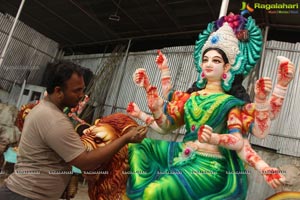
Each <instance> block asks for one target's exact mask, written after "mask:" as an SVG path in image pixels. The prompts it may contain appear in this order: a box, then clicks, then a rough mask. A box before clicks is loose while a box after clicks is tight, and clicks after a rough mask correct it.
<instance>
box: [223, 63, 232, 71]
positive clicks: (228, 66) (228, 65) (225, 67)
mask: <svg viewBox="0 0 300 200" xmlns="http://www.w3.org/2000/svg"><path fill="white" fill-rule="evenodd" d="M230 68H231V65H230V64H229V63H227V64H225V66H224V72H225V73H227V72H228V71H229V70H230Z"/></svg>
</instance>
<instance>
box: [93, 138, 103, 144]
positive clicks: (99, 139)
mask: <svg viewBox="0 0 300 200" xmlns="http://www.w3.org/2000/svg"><path fill="white" fill-rule="evenodd" d="M94 142H95V143H96V144H100V143H102V142H103V140H102V139H101V138H98V137H95V138H94Z"/></svg>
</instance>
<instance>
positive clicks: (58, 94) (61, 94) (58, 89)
mask: <svg viewBox="0 0 300 200" xmlns="http://www.w3.org/2000/svg"><path fill="white" fill-rule="evenodd" d="M54 93H55V94H56V95H57V96H58V97H59V98H62V97H63V95H64V93H63V91H62V88H61V87H59V86H56V87H55V88H54Z"/></svg>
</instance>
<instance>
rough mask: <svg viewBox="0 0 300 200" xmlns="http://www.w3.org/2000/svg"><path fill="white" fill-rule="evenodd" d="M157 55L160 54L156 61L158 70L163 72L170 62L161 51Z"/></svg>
mask: <svg viewBox="0 0 300 200" xmlns="http://www.w3.org/2000/svg"><path fill="white" fill-rule="evenodd" d="M157 53H158V55H157V57H156V59H155V62H156V64H157V66H158V68H159V69H160V70H162V69H164V68H166V67H168V60H167V58H166V56H165V55H164V54H163V53H162V52H161V51H160V50H157Z"/></svg>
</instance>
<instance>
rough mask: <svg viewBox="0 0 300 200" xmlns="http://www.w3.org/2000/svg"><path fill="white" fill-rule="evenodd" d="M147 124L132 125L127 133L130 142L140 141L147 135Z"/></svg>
mask: <svg viewBox="0 0 300 200" xmlns="http://www.w3.org/2000/svg"><path fill="white" fill-rule="evenodd" d="M147 131H148V127H147V126H137V127H132V128H130V129H129V130H128V132H127V133H126V134H125V135H126V136H127V137H128V143H140V142H141V141H143V139H144V138H145V137H146V133H147Z"/></svg>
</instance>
